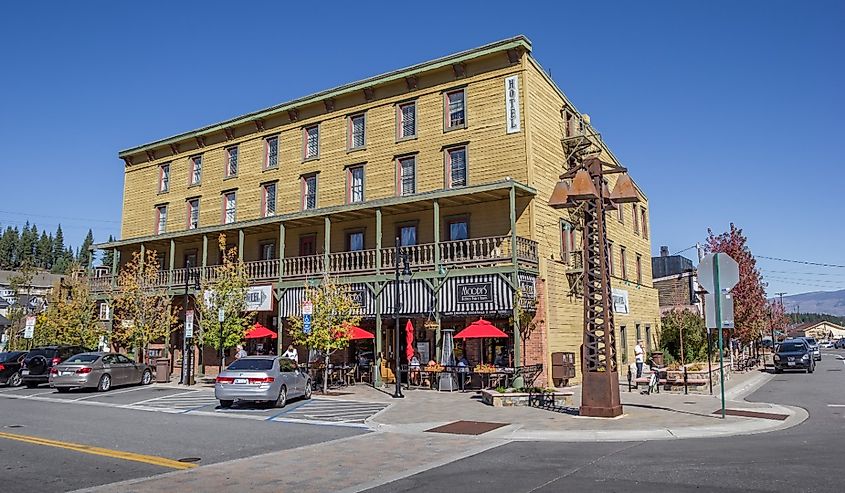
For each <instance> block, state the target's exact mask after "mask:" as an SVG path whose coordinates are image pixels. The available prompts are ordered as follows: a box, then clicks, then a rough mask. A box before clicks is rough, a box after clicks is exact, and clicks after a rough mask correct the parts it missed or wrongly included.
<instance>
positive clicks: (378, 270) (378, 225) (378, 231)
mask: <svg viewBox="0 0 845 493" xmlns="http://www.w3.org/2000/svg"><path fill="white" fill-rule="evenodd" d="M376 274H381V208H380V207H379V208H377V209H376ZM376 320H379V318H378V317H376ZM377 323H381V321H380V320H379V322H377ZM379 378H381V377H380V376H379Z"/></svg>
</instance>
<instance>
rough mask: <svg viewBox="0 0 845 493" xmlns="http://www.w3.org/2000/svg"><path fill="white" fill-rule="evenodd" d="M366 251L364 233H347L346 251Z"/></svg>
mask: <svg viewBox="0 0 845 493" xmlns="http://www.w3.org/2000/svg"><path fill="white" fill-rule="evenodd" d="M363 249H364V232H363V231H350V232H348V233H346V251H348V252H357V251H360V250H363Z"/></svg>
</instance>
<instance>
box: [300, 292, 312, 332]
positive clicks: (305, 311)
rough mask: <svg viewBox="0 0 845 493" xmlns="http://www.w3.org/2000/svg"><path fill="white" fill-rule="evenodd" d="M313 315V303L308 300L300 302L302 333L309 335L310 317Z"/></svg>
mask: <svg viewBox="0 0 845 493" xmlns="http://www.w3.org/2000/svg"><path fill="white" fill-rule="evenodd" d="M313 314H314V303H312V302H311V301H309V300H305V301H303V302H302V332H303V333H305V334H310V333H311V316H312V315H313Z"/></svg>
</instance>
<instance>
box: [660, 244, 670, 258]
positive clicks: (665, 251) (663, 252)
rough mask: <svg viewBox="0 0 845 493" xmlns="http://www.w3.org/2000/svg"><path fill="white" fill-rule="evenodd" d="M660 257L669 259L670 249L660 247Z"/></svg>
mask: <svg viewBox="0 0 845 493" xmlns="http://www.w3.org/2000/svg"><path fill="white" fill-rule="evenodd" d="M660 256H661V257H668V256H669V247H667V246H662V247H660Z"/></svg>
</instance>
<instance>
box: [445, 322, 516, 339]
mask: <svg viewBox="0 0 845 493" xmlns="http://www.w3.org/2000/svg"><path fill="white" fill-rule="evenodd" d="M487 337H508V335H507V334H505V333H504V332H502V331H501V330H499V329H498V328H496V326H495V325H493V324H491V323H490V322H488V321H487V320H484V319H483V318H479V319H478V320H476V321H475V322H473V323H471V324H469V326H467V327H466V328H465V329H464V330H462V331H460V332H458V333H457V334H455V337H454V338H455V339H484V338H487Z"/></svg>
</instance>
